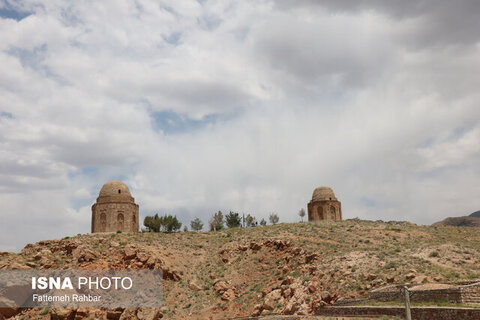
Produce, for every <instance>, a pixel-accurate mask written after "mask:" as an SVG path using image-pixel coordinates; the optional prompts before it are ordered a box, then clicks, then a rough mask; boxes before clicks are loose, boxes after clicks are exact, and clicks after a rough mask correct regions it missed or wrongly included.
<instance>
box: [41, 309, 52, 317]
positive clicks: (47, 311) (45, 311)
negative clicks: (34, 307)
mask: <svg viewBox="0 0 480 320" xmlns="http://www.w3.org/2000/svg"><path fill="white" fill-rule="evenodd" d="M49 312H50V308H45V309H43V310H42V311H41V312H40V315H41V316H44V315H46V314H48V313H49Z"/></svg>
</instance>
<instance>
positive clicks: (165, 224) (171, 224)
mask: <svg viewBox="0 0 480 320" xmlns="http://www.w3.org/2000/svg"><path fill="white" fill-rule="evenodd" d="M160 219H161V221H160V225H161V226H162V229H163V231H165V232H176V231H178V230H180V228H181V227H182V223H181V222H180V221H178V219H177V216H172V215H164V216H163V217H161V218H160Z"/></svg>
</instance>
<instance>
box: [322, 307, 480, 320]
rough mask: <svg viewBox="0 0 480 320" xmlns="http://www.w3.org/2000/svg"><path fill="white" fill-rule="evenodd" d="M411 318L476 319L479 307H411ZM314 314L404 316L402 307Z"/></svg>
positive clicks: (341, 309)
mask: <svg viewBox="0 0 480 320" xmlns="http://www.w3.org/2000/svg"><path fill="white" fill-rule="evenodd" d="M411 314H412V320H452V319H462V320H478V319H480V309H473V308H441V307H413V308H411ZM316 315H319V316H330V317H379V316H398V317H404V316H405V308H402V307H335V306H332V307H324V308H320V309H318V310H317V313H316Z"/></svg>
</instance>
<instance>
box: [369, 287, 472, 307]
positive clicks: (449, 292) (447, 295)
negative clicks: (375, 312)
mask: <svg viewBox="0 0 480 320" xmlns="http://www.w3.org/2000/svg"><path fill="white" fill-rule="evenodd" d="M403 287H404V285H391V286H388V287H385V288H381V289H377V290H373V291H370V292H369V294H368V297H369V299H370V300H374V301H402V300H403ZM410 301H414V302H432V301H448V302H452V303H480V283H478V282H477V283H473V284H469V285H460V286H458V287H456V288H449V289H433V290H415V291H410Z"/></svg>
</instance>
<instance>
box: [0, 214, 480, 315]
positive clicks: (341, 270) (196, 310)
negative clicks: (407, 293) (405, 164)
mask: <svg viewBox="0 0 480 320" xmlns="http://www.w3.org/2000/svg"><path fill="white" fill-rule="evenodd" d="M479 248H480V233H479V232H478V230H476V229H473V228H456V227H449V226H416V225H413V224H410V223H385V222H370V221H359V220H347V221H341V222H328V221H325V222H319V223H296V224H281V225H276V226H266V227H256V228H247V229H230V230H224V231H219V232H208V233H195V232H178V233H170V234H165V233H143V234H142V233H138V234H133V233H130V234H127V233H124V234H113V233H110V234H86V235H78V236H75V237H72V238H66V239H62V240H49V241H40V242H38V243H36V244H30V245H27V246H26V247H25V248H24V249H23V250H22V252H21V253H19V254H15V253H0V269H20V268H36V269H43V268H56V269H67V268H78V269H107V268H113V269H119V268H133V269H143V268H156V269H157V268H161V269H162V270H163V271H164V278H165V280H164V300H165V305H164V307H163V308H162V309H161V310H157V311H156V312H161V313H162V314H163V315H164V316H163V318H166V319H186V318H188V319H197V318H198V319H208V318H209V317H211V318H212V319H217V318H222V317H225V316H229V317H234V316H248V315H252V314H259V313H261V314H270V313H280V314H312V313H314V312H315V310H316V309H317V308H319V307H321V306H322V305H326V304H331V303H334V302H335V301H337V300H338V299H342V298H361V297H365V296H366V295H367V292H368V290H370V289H372V288H375V287H380V286H383V285H385V284H386V283H405V282H415V283H423V282H449V281H460V280H469V279H474V278H479V277H480V271H479V269H478V265H480V249H479ZM55 312H56V313H57V314H60V313H61V312H60V311H55V310H48V312H46V311H45V310H44V312H42V313H47V314H46V315H40V313H41V310H23V311H21V318H22V317H23V318H24V319H37V318H38V319H40V318H46V317H48V316H49V315H48V314H50V313H55ZM63 312H64V313H65V311H63ZM69 312H70V311H69ZM132 312H135V311H131V310H126V311H124V312H123V315H122V316H121V318H122V319H128V315H129V314H131V313H132ZM67 313H68V312H67ZM106 313H107V311H104V310H84V309H79V310H76V316H77V318H78V319H80V318H83V317H85V318H89V317H90V318H100V317H106ZM121 314H122V311H121V310H120V311H119V310H117V311H109V315H110V317H116V318H118V317H120V315H121ZM140 314H146V313H145V312H144V313H142V312H140V311H139V312H138V313H137V317H139V318H141V317H140ZM67 316H68V315H67ZM67 316H65V317H67ZM70 316H73V314H70ZM0 318H1V316H0ZM143 319H153V317H150V318H149V317H147V316H145V317H143Z"/></svg>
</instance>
